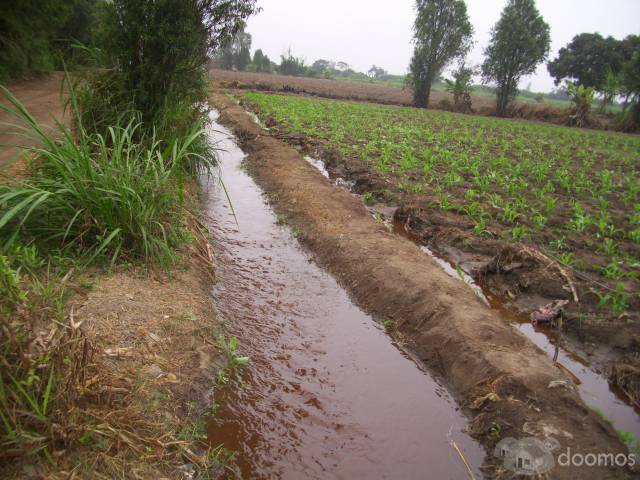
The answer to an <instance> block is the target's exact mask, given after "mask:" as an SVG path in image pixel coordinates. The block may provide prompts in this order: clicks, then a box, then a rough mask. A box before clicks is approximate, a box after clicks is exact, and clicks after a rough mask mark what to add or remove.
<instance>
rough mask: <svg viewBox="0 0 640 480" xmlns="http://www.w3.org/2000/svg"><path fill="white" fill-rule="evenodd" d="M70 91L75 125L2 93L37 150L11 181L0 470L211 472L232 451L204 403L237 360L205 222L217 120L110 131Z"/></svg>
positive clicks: (2, 252)
mask: <svg viewBox="0 0 640 480" xmlns="http://www.w3.org/2000/svg"><path fill="white" fill-rule="evenodd" d="M67 88H68V89H70V102H69V106H68V108H69V109H70V111H71V113H72V119H71V126H66V125H65V124H62V123H58V125H57V127H56V128H54V129H53V130H50V129H47V128H45V127H43V126H42V125H41V124H40V123H38V122H37V121H36V120H35V119H34V117H33V116H32V115H30V113H29V111H28V109H27V108H26V107H25V106H24V105H23V104H22V103H21V102H20V101H19V100H18V99H17V98H15V97H13V96H12V95H11V93H10V92H9V91H7V90H5V89H3V95H4V97H3V100H2V102H1V103H0V108H2V109H3V110H4V111H5V112H6V113H7V114H9V115H10V116H11V118H12V123H13V124H14V126H13V127H12V130H13V131H19V132H20V133H21V134H22V135H25V136H27V137H29V142H27V143H29V144H32V145H33V146H32V147H28V148H26V149H25V151H24V153H23V155H22V159H20V160H18V161H27V162H28V163H29V169H28V170H29V172H30V175H29V176H28V177H26V178H13V179H11V180H10V181H7V182H6V183H4V184H2V185H0V299H1V300H0V325H1V327H2V329H1V332H0V364H1V365H2V373H1V374H0V445H2V447H3V448H2V453H0V463H2V464H3V465H4V467H3V470H4V471H6V472H7V474H8V475H18V476H20V475H27V476H29V475H31V474H33V475H36V476H38V475H46V474H51V475H54V476H56V475H58V476H60V475H61V476H65V472H66V475H69V474H70V473H71V472H76V473H78V474H80V475H81V476H90V477H91V478H130V477H128V476H127V475H128V474H127V473H126V472H130V471H131V469H137V470H138V471H139V472H140V474H141V475H143V476H145V477H150V476H157V475H167V474H175V472H176V471H177V469H179V468H180V467H181V466H183V465H185V464H189V465H190V467H189V468H191V469H192V470H193V471H194V472H197V475H200V476H201V477H200V478H206V477H205V476H203V475H208V474H210V473H211V472H212V471H213V470H215V469H219V468H221V466H220V465H221V464H224V461H225V458H226V455H227V453H226V452H225V451H224V449H223V448H222V447H219V448H213V449H211V448H210V447H209V445H208V444H207V443H206V435H205V434H204V431H203V429H202V425H204V420H203V418H204V417H205V416H206V415H208V414H209V413H210V412H209V411H208V407H209V406H210V405H207V404H206V402H204V403H203V402H202V400H196V399H204V398H206V395H205V394H204V392H205V391H207V390H209V389H210V388H211V387H212V384H211V382H210V381H209V379H211V378H215V377H216V374H217V372H218V371H220V370H225V369H227V368H228V367H227V365H232V364H233V362H230V361H228V360H229V359H228V357H229V355H231V356H233V355H232V354H228V351H229V347H228V345H229V343H228V341H227V340H225V338H224V333H223V332H221V331H220V330H219V325H218V324H217V321H216V320H215V315H214V313H213V312H212V310H211V304H210V301H209V294H208V285H209V284H210V282H211V278H212V277H211V273H212V271H211V269H212V264H211V247H210V246H208V243H207V237H208V236H207V232H206V229H205V228H204V227H203V226H202V223H201V222H200V221H199V217H200V212H199V208H200V206H199V201H198V183H197V181H196V179H197V176H198V175H207V174H215V168H216V164H215V162H216V157H215V150H214V146H213V145H210V144H209V142H208V140H207V136H206V132H205V129H204V128H205V118H206V111H205V110H201V109H198V110H196V111H193V112H191V113H190V118H191V120H190V121H189V122H187V121H186V120H185V121H184V122H183V124H184V125H188V128H185V129H184V130H183V131H182V132H181V131H178V130H175V129H173V130H167V129H164V130H161V129H160V128H155V127H153V128H149V126H148V125H145V124H144V123H143V122H141V120H140V116H139V114H136V113H133V112H132V113H124V114H122V115H121V116H120V117H118V118H117V121H115V122H114V123H113V124H111V125H109V126H107V127H105V128H104V129H101V128H96V126H95V124H90V123H88V122H87V121H86V120H85V118H86V117H83V112H86V106H85V104H84V103H83V101H85V100H86V98H87V97H86V95H90V94H91V92H90V91H84V92H83V91H82V90H81V89H82V88H89V86H88V85H84V86H83V85H73V86H72V85H69V84H67ZM83 95H85V96H84V97H83ZM173 114H174V116H177V114H176V113H175V112H174V113H173ZM160 132H161V133H160ZM200 357H202V358H206V359H207V360H206V361H204V360H202V361H200V360H199V359H200ZM194 360H195V362H196V364H199V365H200V367H199V368H193V362H194ZM227 376H228V374H227ZM194 385H200V386H198V387H194ZM194 388H196V389H197V390H201V393H200V394H198V395H195V394H194V393H193V389H194ZM10 466H11V468H9V467H10ZM5 467H6V470H5ZM212 469H213V470H212Z"/></svg>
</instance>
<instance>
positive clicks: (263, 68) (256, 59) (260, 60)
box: [252, 49, 271, 73]
mask: <svg viewBox="0 0 640 480" xmlns="http://www.w3.org/2000/svg"><path fill="white" fill-rule="evenodd" d="M252 63H253V65H254V67H255V70H256V72H262V73H271V60H269V57H268V56H266V55H265V54H264V53H263V52H262V50H260V49H258V50H256V53H254V54H253V61H252Z"/></svg>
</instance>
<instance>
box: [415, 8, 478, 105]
mask: <svg viewBox="0 0 640 480" xmlns="http://www.w3.org/2000/svg"><path fill="white" fill-rule="evenodd" d="M472 35H473V27H472V26H471V22H470V21H469V17H468V15H467V5H466V4H465V2H464V0H417V1H416V20H415V22H414V25H413V42H414V44H415V49H414V52H413V58H412V59H411V64H410V66H409V70H410V74H409V77H408V84H409V86H410V87H411V89H412V90H413V100H414V103H415V105H416V106H417V107H425V108H426V107H428V106H429V96H430V95H431V85H432V84H433V81H434V80H435V79H436V78H437V77H438V75H439V74H440V72H441V71H442V69H444V68H445V67H446V66H447V65H448V64H449V63H450V62H451V61H452V60H454V59H455V58H458V57H462V56H464V55H465V54H466V53H467V52H468V51H469V49H470V48H471V43H472Z"/></svg>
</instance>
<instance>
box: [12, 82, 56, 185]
mask: <svg viewBox="0 0 640 480" xmlns="http://www.w3.org/2000/svg"><path fill="white" fill-rule="evenodd" d="M62 81H63V75H62V73H60V72H54V73H51V74H49V75H45V76H42V77H39V78H34V79H31V80H27V81H22V82H17V83H12V84H9V85H7V88H8V89H9V91H10V92H11V93H12V94H13V95H14V96H15V97H16V98H17V99H18V100H20V101H21V102H22V103H23V104H24V105H25V107H26V108H27V110H28V111H29V113H30V114H31V115H32V116H33V117H34V118H35V119H36V120H37V121H38V122H40V123H41V124H42V125H43V126H44V127H45V128H47V127H53V126H54V125H55V121H56V120H58V121H62V122H64V121H65V115H64V101H65V95H64V93H63V90H62V89H61V87H62ZM0 104H3V105H7V106H8V102H7V100H6V99H5V98H4V96H3V95H2V94H0ZM14 122H15V118H14V117H12V116H11V115H9V114H8V113H6V112H4V111H1V110H0V181H4V180H5V179H12V178H17V177H20V176H24V175H25V174H26V173H27V171H26V168H27V166H26V163H25V162H24V161H22V159H19V158H18V156H19V154H20V151H21V149H20V148H17V147H13V146H12V145H25V146H29V145H33V141H31V140H30V139H26V138H25V137H22V136H20V135H17V133H18V130H17V129H16V128H15V127H12V126H10V125H6V123H14Z"/></svg>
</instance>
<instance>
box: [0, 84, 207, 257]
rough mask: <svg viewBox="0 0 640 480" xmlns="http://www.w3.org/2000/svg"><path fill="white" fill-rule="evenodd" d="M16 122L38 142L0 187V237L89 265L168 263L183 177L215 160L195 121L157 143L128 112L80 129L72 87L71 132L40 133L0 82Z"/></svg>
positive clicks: (5, 244)
mask: <svg viewBox="0 0 640 480" xmlns="http://www.w3.org/2000/svg"><path fill="white" fill-rule="evenodd" d="M0 89H1V90H2V93H4V95H5V97H6V98H7V99H8V101H9V104H10V105H8V106H2V105H0V109H2V110H4V111H5V112H7V113H8V114H10V115H11V116H12V117H13V118H14V119H15V123H14V128H17V129H18V130H19V131H20V132H21V134H22V135H24V136H25V137H28V138H29V139H30V140H31V141H34V142H35V143H36V146H34V147H27V148H26V149H25V151H26V152H27V153H28V154H31V156H32V158H33V160H32V167H33V168H32V170H33V174H32V176H31V177H30V178H28V179H25V180H23V181H21V182H18V183H16V184H10V185H0V241H1V242H2V250H3V251H6V250H7V249H8V248H11V246H12V245H15V244H16V243H17V242H20V243H22V244H25V243H30V242H35V243H37V244H38V245H39V246H41V247H42V248H53V249H62V250H65V251H69V252H73V253H74V254H79V255H81V256H82V257H83V258H84V259H85V260H86V262H87V263H90V262H92V261H94V260H95V259H96V258H104V257H106V258H108V259H109V260H110V261H111V262H112V263H113V262H115V261H116V260H117V259H118V258H119V257H121V256H122V255H125V256H128V257H134V258H142V259H144V260H146V261H152V262H153V261H158V262H167V261H169V260H170V259H171V258H172V251H173V249H174V247H175V246H176V245H177V244H178V243H179V242H180V239H181V237H182V235H183V233H182V221H181V218H180V216H181V212H182V205H181V201H182V198H183V188H184V179H185V175H188V174H192V173H194V172H198V171H202V170H210V169H211V168H213V166H214V165H215V156H214V155H213V154H212V153H211V150H210V148H209V146H208V145H207V141H206V136H205V131H204V129H203V124H202V122H195V123H194V124H193V125H191V127H190V129H189V130H188V131H187V132H186V133H185V134H182V135H176V136H174V137H172V138H169V139H167V138H163V139H159V138H158V137H157V136H156V134H155V131H154V129H153V128H151V129H149V128H148V127H145V126H144V125H143V124H142V122H141V120H140V117H139V116H138V115H137V114H135V113H125V114H123V115H121V116H120V117H119V118H118V120H117V121H116V122H115V125H112V126H110V127H107V128H106V130H105V131H104V132H95V131H92V130H87V129H85V128H84V126H83V124H82V120H81V116H80V114H79V111H80V107H79V106H78V104H77V96H76V95H75V92H74V91H73V88H72V92H71V101H70V104H71V107H72V108H71V110H72V112H73V113H74V115H75V118H76V122H75V130H76V131H75V132H74V131H72V130H71V129H70V128H68V127H66V126H64V125H63V124H61V123H57V125H56V128H55V129H54V130H53V131H47V130H46V129H45V128H44V127H43V126H41V125H40V124H39V123H38V122H37V121H36V120H35V119H34V118H33V116H31V115H30V114H29V112H28V111H27V109H26V108H25V107H24V105H23V104H22V103H21V102H20V101H19V100H18V99H16V98H15V97H14V96H13V95H12V94H11V93H10V92H9V91H8V90H6V89H5V88H4V87H0Z"/></svg>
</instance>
